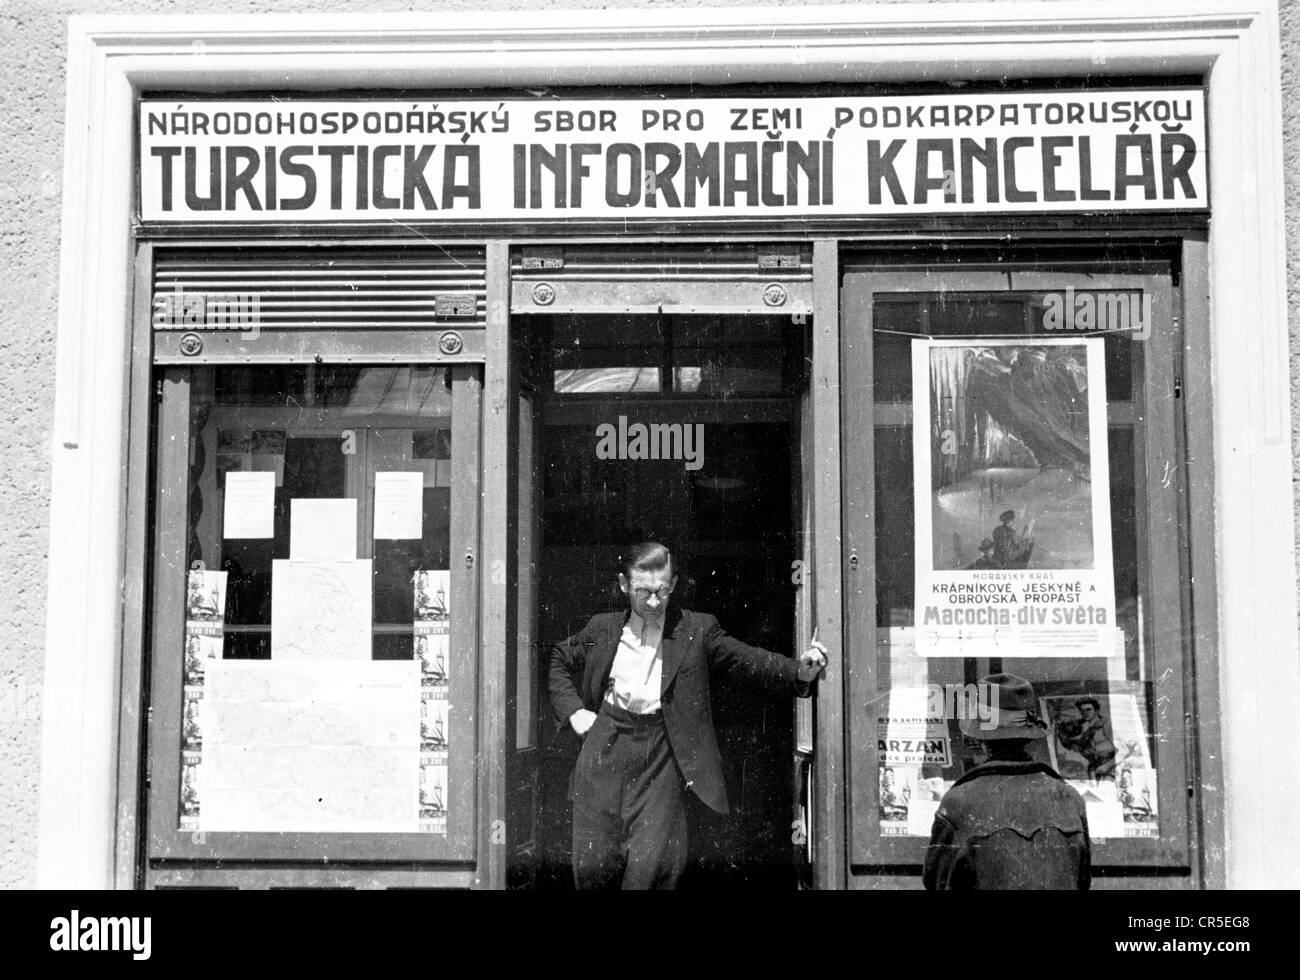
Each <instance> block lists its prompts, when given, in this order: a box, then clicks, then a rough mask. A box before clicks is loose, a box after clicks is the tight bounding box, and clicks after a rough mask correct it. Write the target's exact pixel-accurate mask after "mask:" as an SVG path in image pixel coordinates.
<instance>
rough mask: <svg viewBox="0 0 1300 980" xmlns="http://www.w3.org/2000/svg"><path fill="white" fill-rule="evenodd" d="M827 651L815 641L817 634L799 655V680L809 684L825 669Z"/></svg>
mask: <svg viewBox="0 0 1300 980" xmlns="http://www.w3.org/2000/svg"><path fill="white" fill-rule="evenodd" d="M828 652H829V651H828V650H827V649H826V648H825V647H824V646H822V645H821V643H819V642H818V641H817V635H816V634H815V633H814V634H813V639H812V641H811V642H809V644H808V649H807V650H805V651H804V652H803V655H802V656H800V657H799V680H800V681H801V682H803V683H805V684H811V683H812V682H813V681H815V680H816V679H817V678H818V677H820V676H821V673H822V671H823V670H825V669H826V663H827V661H826V654H827V653H828Z"/></svg>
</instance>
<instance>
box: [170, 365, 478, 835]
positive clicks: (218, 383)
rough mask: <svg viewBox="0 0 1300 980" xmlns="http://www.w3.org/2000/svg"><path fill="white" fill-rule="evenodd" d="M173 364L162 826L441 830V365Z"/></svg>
mask: <svg viewBox="0 0 1300 980" xmlns="http://www.w3.org/2000/svg"><path fill="white" fill-rule="evenodd" d="M191 377H192V382H191V386H190V396H191V420H192V427H191V458H190V469H189V473H190V490H189V494H190V496H189V502H190V508H189V510H190V522H191V527H190V540H189V548H188V552H189V554H188V565H189V567H190V571H188V572H187V575H188V584H189V591H188V603H187V615H186V620H187V625H186V638H185V648H184V668H183V673H184V683H185V696H184V698H183V703H184V709H183V710H184V714H183V718H182V738H183V745H182V758H181V767H182V779H181V783H182V788H181V801H180V803H181V829H183V830H184V829H209V830H247V831H258V830H262V831H311V832H331V831H333V832H357V831H361V832H366V831H371V832H417V831H426V832H432V833H445V832H446V816H447V813H446V800H447V795H446V792H447V778H448V777H447V772H448V765H447V758H448V756H447V752H448V748H449V747H448V744H447V742H448V734H449V729H448V727H447V711H448V708H449V706H450V691H451V687H450V686H449V683H450V680H449V676H448V669H447V665H448V662H449V657H448V650H447V645H448V642H449V618H448V616H449V614H448V598H449V596H448V594H449V591H450V547H451V545H450V541H451V528H450V514H451V494H452V486H451V483H452V476H451V474H452V469H451V467H452V439H451V424H452V419H451V389H450V385H449V383H448V375H447V373H446V370H445V369H444V368H442V367H435V366H429V365H376V366H367V365H311V366H305V367H283V366H278V367H251V368H250V367H238V368H197V369H194V370H193V371H192V372H191ZM312 505H315V506H318V507H327V508H330V510H329V512H328V513H327V514H324V515H323V516H322V515H318V516H316V517H313V516H312V515H311V514H310V513H308V508H309V507H310V506H312ZM433 593H436V594H437V595H438V596H439V597H440V598H439V602H438V609H437V610H432V609H431V607H429V606H428V604H427V603H426V604H425V606H423V607H422V606H421V605H420V604H419V603H418V602H417V594H422V595H426V596H427V595H429V594H433ZM435 732H436V738H435V737H433V735H430V734H429V733H435ZM426 736H428V737H426Z"/></svg>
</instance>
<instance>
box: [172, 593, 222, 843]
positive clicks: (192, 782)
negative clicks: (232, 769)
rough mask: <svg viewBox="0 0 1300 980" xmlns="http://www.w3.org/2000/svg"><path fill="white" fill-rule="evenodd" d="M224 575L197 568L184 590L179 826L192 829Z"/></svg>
mask: <svg viewBox="0 0 1300 980" xmlns="http://www.w3.org/2000/svg"><path fill="white" fill-rule="evenodd" d="M226 574H227V573H226V572H210V571H206V570H204V569H194V570H192V571H190V572H189V578H188V581H187V584H186V589H185V653H184V658H185V659H184V668H183V669H184V685H185V686H184V695H183V697H182V702H181V703H182V705H183V707H182V715H181V801H180V806H181V814H180V829H181V830H185V831H190V832H197V831H198V830H199V829H200V827H199V807H200V804H201V789H200V786H201V779H200V776H201V771H202V768H201V767H202V762H203V715H202V712H203V689H204V679H205V677H206V676H207V673H208V668H209V666H210V665H211V664H212V663H213V662H214V661H217V660H220V659H221V651H222V645H223V643H224V642H225V616H226Z"/></svg>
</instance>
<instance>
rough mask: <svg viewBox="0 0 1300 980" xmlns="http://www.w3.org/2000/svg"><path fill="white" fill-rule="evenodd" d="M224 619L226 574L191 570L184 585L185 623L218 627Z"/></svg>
mask: <svg viewBox="0 0 1300 980" xmlns="http://www.w3.org/2000/svg"><path fill="white" fill-rule="evenodd" d="M225 618H226V573H225V572H210V571H207V570H206V569H191V570H190V573H189V576H188V577H187V579H186V585H185V621H186V622H187V623H206V624H209V625H216V626H220V625H221V624H222V623H223V622H224V621H225Z"/></svg>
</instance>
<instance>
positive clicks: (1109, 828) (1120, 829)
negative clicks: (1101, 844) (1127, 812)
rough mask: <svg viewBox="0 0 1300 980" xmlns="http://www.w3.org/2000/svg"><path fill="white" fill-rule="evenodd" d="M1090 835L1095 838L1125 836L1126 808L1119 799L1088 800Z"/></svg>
mask: <svg viewBox="0 0 1300 980" xmlns="http://www.w3.org/2000/svg"><path fill="white" fill-rule="evenodd" d="M1087 809H1088V836H1089V837H1091V838H1092V839H1093V840H1103V839H1105V838H1107V837H1123V836H1124V810H1123V808H1121V807H1120V805H1119V801H1118V800H1102V801H1097V802H1094V801H1092V800H1089V801H1088V802H1087Z"/></svg>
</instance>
